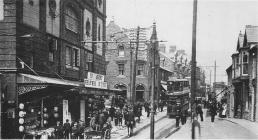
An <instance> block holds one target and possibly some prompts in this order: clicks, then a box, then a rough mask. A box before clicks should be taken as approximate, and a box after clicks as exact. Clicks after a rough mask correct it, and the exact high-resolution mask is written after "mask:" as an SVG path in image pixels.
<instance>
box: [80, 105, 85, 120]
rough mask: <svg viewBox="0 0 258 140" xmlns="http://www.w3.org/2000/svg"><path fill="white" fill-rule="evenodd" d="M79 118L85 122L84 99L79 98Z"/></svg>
mask: <svg viewBox="0 0 258 140" xmlns="http://www.w3.org/2000/svg"><path fill="white" fill-rule="evenodd" d="M80 120H81V121H83V122H85V100H80Z"/></svg>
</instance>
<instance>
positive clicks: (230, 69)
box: [226, 65, 232, 73]
mask: <svg viewBox="0 0 258 140" xmlns="http://www.w3.org/2000/svg"><path fill="white" fill-rule="evenodd" d="M230 71H232V65H230V66H229V67H228V68H227V69H226V72H227V73H229V72H230Z"/></svg>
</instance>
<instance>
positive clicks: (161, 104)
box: [159, 100, 164, 112]
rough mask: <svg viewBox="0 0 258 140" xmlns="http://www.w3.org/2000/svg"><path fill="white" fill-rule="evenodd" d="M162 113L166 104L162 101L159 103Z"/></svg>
mask: <svg viewBox="0 0 258 140" xmlns="http://www.w3.org/2000/svg"><path fill="white" fill-rule="evenodd" d="M159 107H160V112H163V107H164V102H163V101H162V100H160V102H159Z"/></svg>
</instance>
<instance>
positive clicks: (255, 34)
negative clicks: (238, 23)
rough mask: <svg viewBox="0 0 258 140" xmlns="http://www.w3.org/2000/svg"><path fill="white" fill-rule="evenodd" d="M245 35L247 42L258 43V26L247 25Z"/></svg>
mask: <svg viewBox="0 0 258 140" xmlns="http://www.w3.org/2000/svg"><path fill="white" fill-rule="evenodd" d="M245 35H246V36H245V37H246V41H247V43H257V42H258V26H253V25H246V27H245Z"/></svg>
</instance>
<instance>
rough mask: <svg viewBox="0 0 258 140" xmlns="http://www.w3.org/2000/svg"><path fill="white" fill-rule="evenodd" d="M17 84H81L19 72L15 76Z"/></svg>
mask: <svg viewBox="0 0 258 140" xmlns="http://www.w3.org/2000/svg"><path fill="white" fill-rule="evenodd" d="M17 83H18V84H26V83H28V84H36V83H41V84H57V85H69V86H80V84H82V83H81V82H78V81H70V80H63V79H58V78H49V77H43V76H36V75H31V74H19V75H18V78H17Z"/></svg>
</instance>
